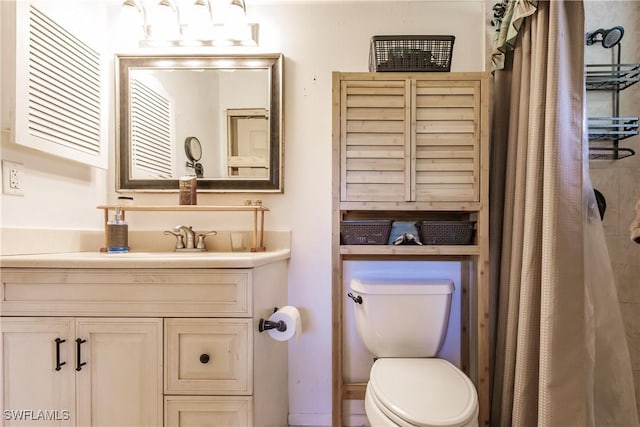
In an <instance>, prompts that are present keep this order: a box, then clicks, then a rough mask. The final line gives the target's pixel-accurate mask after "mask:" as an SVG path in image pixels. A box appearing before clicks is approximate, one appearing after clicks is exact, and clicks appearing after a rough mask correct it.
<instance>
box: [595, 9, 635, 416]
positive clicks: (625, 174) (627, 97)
mask: <svg viewBox="0 0 640 427" xmlns="http://www.w3.org/2000/svg"><path fill="white" fill-rule="evenodd" d="M584 5H585V30H586V31H587V32H590V31H594V30H597V29H599V28H604V29H608V28H611V27H613V26H617V25H620V26H622V27H624V37H623V39H622V42H621V43H622V44H621V46H622V60H621V62H622V63H640V27H639V26H638V23H639V22H640V2H637V1H585V2H584ZM615 54H617V48H615V47H614V48H613V49H605V48H603V47H602V46H601V45H592V46H585V59H586V62H587V63H608V62H611V61H612V60H615V57H614V56H613V55H615ZM587 112H588V115H589V116H592V117H595V116H611V114H612V113H611V94H599V93H593V92H589V93H588V94H587ZM620 115H621V116H633V117H638V116H639V115H640V83H636V84H635V85H634V86H631V87H629V88H627V89H625V90H624V91H622V92H621V94H620ZM620 146H621V147H628V148H631V149H633V150H635V152H636V153H637V154H636V155H635V156H632V157H627V158H625V159H622V160H617V161H608V160H592V161H590V162H589V166H590V171H591V180H592V183H593V186H594V188H596V189H598V190H599V191H600V192H601V193H602V194H603V195H604V196H605V198H606V202H607V209H606V212H605V216H604V221H603V225H604V231H605V235H606V239H607V245H608V249H609V255H610V257H611V260H612V267H613V271H614V275H615V279H616V285H617V287H618V299H619V301H620V308H621V311H622V315H623V318H624V322H625V329H626V335H627V342H628V345H629V351H630V353H631V363H632V365H633V369H634V372H633V373H634V378H635V385H636V402H637V403H638V408H639V412H640V245H639V244H636V243H634V242H632V241H631V240H630V238H629V226H630V225H631V222H632V221H633V219H634V217H635V204H636V203H637V202H638V200H640V136H634V137H631V138H628V139H625V140H623V141H620Z"/></svg>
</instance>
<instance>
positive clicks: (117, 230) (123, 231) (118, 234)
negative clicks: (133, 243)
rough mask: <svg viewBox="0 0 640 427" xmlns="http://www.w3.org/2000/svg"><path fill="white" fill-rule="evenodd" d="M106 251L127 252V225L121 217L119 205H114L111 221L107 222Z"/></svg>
mask: <svg viewBox="0 0 640 427" xmlns="http://www.w3.org/2000/svg"><path fill="white" fill-rule="evenodd" d="M107 252H109V253H123V252H129V225H128V224H127V223H126V222H125V221H124V220H123V219H122V209H121V208H120V206H116V213H115V216H114V218H113V221H108V222H107Z"/></svg>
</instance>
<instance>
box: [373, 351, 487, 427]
mask: <svg viewBox="0 0 640 427" xmlns="http://www.w3.org/2000/svg"><path fill="white" fill-rule="evenodd" d="M365 412H366V414H367V418H368V419H369V423H370V425H371V427H387V426H389V427H391V426H402V427H432V426H433V427H435V426H437V427H443V426H447V427H477V426H478V399H477V395H476V390H475V387H474V386H473V383H472V382H471V380H470V379H469V378H468V377H467V376H466V375H464V374H463V373H462V371H460V370H459V369H458V368H456V367H455V366H454V365H452V364H451V363H449V362H448V361H446V360H443V359H436V358H426V359H414V358H412V359H402V358H388V359H378V360H377V361H376V362H375V363H374V364H373V367H372V369H371V374H370V377H369V383H368V384H367V391H366V395H365Z"/></svg>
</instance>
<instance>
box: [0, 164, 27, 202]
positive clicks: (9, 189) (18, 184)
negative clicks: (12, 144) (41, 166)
mask: <svg viewBox="0 0 640 427" xmlns="http://www.w3.org/2000/svg"><path fill="white" fill-rule="evenodd" d="M23 177H24V165H23V164H22V163H15V162H10V161H8V160H3V161H2V192H3V193H4V194H10V195H13V196H24V191H23V190H22V179H23Z"/></svg>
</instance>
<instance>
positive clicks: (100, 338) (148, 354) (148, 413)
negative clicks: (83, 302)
mask: <svg viewBox="0 0 640 427" xmlns="http://www.w3.org/2000/svg"><path fill="white" fill-rule="evenodd" d="M76 331H77V332H76V335H77V338H76V339H78V340H81V341H79V342H74V345H76V346H77V348H78V350H77V354H78V360H77V361H76V369H79V370H78V371H77V372H76V381H77V392H76V394H77V401H78V425H79V426H119V427H126V426H130V427H151V426H161V425H162V406H163V397H162V319H146V318H136V319H131V318H113V319H112V318H102V319H101V318H81V319H78V320H77V327H76Z"/></svg>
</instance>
